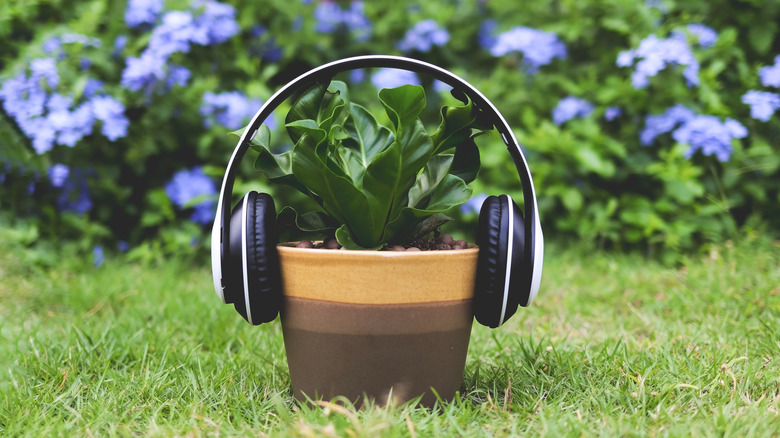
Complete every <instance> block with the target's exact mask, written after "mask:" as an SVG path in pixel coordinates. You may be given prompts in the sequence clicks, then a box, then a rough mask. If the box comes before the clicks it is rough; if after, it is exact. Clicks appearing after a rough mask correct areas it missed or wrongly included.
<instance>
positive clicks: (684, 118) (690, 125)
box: [640, 105, 748, 161]
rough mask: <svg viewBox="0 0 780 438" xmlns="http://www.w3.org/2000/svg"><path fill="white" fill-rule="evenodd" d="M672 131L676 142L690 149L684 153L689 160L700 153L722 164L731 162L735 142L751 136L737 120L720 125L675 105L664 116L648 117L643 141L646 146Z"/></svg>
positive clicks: (705, 116)
mask: <svg viewBox="0 0 780 438" xmlns="http://www.w3.org/2000/svg"><path fill="white" fill-rule="evenodd" d="M670 131H671V132H672V138H674V140H675V141H676V142H678V143H683V144H688V145H689V146H690V147H689V148H688V150H687V151H686V152H685V156H686V158H690V157H691V156H693V154H694V153H696V152H697V151H701V152H702V153H703V154H704V155H715V157H717V159H718V160H720V161H728V160H729V157H730V156H731V152H732V146H731V141H732V140H733V139H735V138H744V137H746V136H747V134H748V132H747V129H745V127H744V126H742V124H740V123H739V122H737V121H736V120H733V119H726V120H725V121H721V120H720V119H719V118H717V117H715V116H710V115H697V114H695V113H694V112H693V111H692V110H691V109H690V108H687V107H684V106H682V105H675V106H673V107H671V108H669V109H667V110H666V112H664V113H663V114H658V115H651V116H648V117H647V119H646V120H645V128H644V129H643V130H642V132H641V134H640V140H641V141H642V144H643V145H645V146H647V145H650V144H652V143H653V141H654V140H655V138H656V137H657V136H658V135H661V134H664V133H667V132H670Z"/></svg>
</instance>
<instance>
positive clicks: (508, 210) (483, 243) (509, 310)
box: [474, 195, 527, 328]
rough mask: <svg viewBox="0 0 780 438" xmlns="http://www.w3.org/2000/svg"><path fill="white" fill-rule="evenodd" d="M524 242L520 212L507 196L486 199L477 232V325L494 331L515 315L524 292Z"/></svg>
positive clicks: (475, 302)
mask: <svg viewBox="0 0 780 438" xmlns="http://www.w3.org/2000/svg"><path fill="white" fill-rule="evenodd" d="M524 241H525V227H524V222H523V216H522V211H521V210H520V208H518V207H517V205H516V204H515V203H514V202H513V201H512V199H511V198H510V197H509V196H508V195H501V196H500V197H497V196H489V197H488V198H487V199H486V200H485V202H484V203H483V204H482V208H481V209H480V213H479V224H478V229H477V246H479V259H478V261H477V278H476V286H475V291H474V317H475V318H476V319H477V321H478V322H479V323H480V324H483V325H486V326H488V327H492V328H495V327H498V326H500V325H501V324H503V323H504V322H505V321H506V320H507V319H509V317H510V316H512V315H513V314H514V313H515V311H517V305H518V303H519V302H520V301H522V298H521V296H522V295H523V289H524V286H523V283H522V281H521V280H522V276H523V271H525V270H524V269H523V260H524ZM525 295H526V301H527V292H526V294H525Z"/></svg>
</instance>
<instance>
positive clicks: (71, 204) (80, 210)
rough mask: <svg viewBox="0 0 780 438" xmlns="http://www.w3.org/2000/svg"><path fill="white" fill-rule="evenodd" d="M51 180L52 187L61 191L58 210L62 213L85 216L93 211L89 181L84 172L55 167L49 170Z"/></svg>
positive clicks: (65, 167)
mask: <svg viewBox="0 0 780 438" xmlns="http://www.w3.org/2000/svg"><path fill="white" fill-rule="evenodd" d="M58 166H59V167H58ZM49 179H51V182H52V186H54V187H57V188H58V189H59V190H60V194H59V196H57V208H58V209H59V210H60V211H61V212H71V213H77V214H84V213H86V212H88V211H89V210H91V209H92V199H91V198H90V197H89V189H88V187H87V179H86V177H85V176H84V173H83V172H82V171H80V170H78V169H75V170H73V171H72V170H70V169H69V168H68V167H67V166H62V165H55V166H52V169H50V170H49Z"/></svg>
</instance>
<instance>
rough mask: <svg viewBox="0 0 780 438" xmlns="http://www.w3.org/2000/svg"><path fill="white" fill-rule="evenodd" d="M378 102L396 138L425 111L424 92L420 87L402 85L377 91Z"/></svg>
mask: <svg viewBox="0 0 780 438" xmlns="http://www.w3.org/2000/svg"><path fill="white" fill-rule="evenodd" d="M379 100H380V101H381V102H382V105H383V106H384V107H385V112H386V113H387V116H388V117H390V121H391V122H392V123H393V126H394V127H395V132H396V136H397V135H398V133H399V132H401V131H404V130H405V128H406V127H407V126H409V124H411V123H412V122H413V121H414V120H416V119H417V117H418V116H419V115H420V113H421V112H422V110H423V109H425V90H424V89H423V87H421V86H420V85H402V86H400V87H396V88H383V89H381V90H379Z"/></svg>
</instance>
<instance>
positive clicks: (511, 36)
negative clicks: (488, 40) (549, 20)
mask: <svg viewBox="0 0 780 438" xmlns="http://www.w3.org/2000/svg"><path fill="white" fill-rule="evenodd" d="M511 52H520V53H522V54H523V62H524V63H525V65H526V67H527V68H528V70H529V72H531V73H535V72H536V71H537V70H538V69H539V67H541V66H543V65H547V64H549V63H551V62H552V60H553V59H555V58H559V59H566V56H567V51H566V46H565V45H564V44H563V43H562V42H561V41H560V40H559V39H558V36H557V35H556V34H555V33H553V32H545V31H542V30H537V29H533V28H530V27H524V26H518V27H515V28H512V29H510V30H509V31H507V32H504V33H502V34H500V35H498V37H497V38H496V42H495V44H493V46H492V47H491V48H490V54H491V55H493V56H504V55H506V54H508V53H511Z"/></svg>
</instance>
